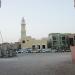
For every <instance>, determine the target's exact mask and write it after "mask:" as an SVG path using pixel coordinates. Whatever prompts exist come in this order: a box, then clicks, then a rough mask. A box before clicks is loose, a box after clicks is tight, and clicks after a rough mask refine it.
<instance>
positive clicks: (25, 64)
mask: <svg viewBox="0 0 75 75" xmlns="http://www.w3.org/2000/svg"><path fill="white" fill-rule="evenodd" d="M0 75H75V65H74V64H72V61H71V53H41V54H39V53H37V54H35V53H33V54H20V55H18V56H17V57H14V58H1V59H0Z"/></svg>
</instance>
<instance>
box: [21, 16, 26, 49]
mask: <svg viewBox="0 0 75 75" xmlns="http://www.w3.org/2000/svg"><path fill="white" fill-rule="evenodd" d="M25 26H26V23H25V19H24V17H23V18H22V21H21V48H22V49H24V48H25V43H26V29H25Z"/></svg>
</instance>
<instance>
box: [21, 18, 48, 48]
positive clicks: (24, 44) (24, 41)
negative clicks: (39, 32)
mask: <svg viewBox="0 0 75 75" xmlns="http://www.w3.org/2000/svg"><path fill="white" fill-rule="evenodd" d="M26 48H31V49H47V38H42V39H40V40H37V39H35V38H32V37H31V36H26V22H25V19H24V17H23V18H22V21H21V49H26Z"/></svg>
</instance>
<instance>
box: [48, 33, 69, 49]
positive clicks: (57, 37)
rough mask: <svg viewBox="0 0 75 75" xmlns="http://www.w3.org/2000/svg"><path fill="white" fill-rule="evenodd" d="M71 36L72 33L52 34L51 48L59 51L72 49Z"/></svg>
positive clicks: (49, 40) (49, 37)
mask: <svg viewBox="0 0 75 75" xmlns="http://www.w3.org/2000/svg"><path fill="white" fill-rule="evenodd" d="M69 35H70V33H50V34H49V35H48V42H49V47H50V48H52V49H58V50H61V49H62V50H63V49H64V50H67V49H70V46H69V37H68V36H69Z"/></svg>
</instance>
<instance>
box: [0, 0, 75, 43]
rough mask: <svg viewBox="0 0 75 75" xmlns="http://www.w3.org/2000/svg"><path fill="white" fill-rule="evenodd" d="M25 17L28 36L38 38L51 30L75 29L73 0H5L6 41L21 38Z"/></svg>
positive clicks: (1, 14) (1, 28) (0, 26)
mask: <svg viewBox="0 0 75 75" xmlns="http://www.w3.org/2000/svg"><path fill="white" fill-rule="evenodd" d="M22 17H24V18H25V21H26V35H27V36H32V37H34V38H37V39H38V38H43V37H48V34H49V33H75V8H74V0H2V6H1V8H0V32H1V33H2V37H3V42H17V41H19V40H20V35H21V32H20V31H21V19H22ZM0 42H2V40H1V37H0Z"/></svg>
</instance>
